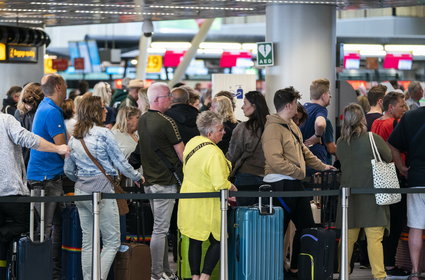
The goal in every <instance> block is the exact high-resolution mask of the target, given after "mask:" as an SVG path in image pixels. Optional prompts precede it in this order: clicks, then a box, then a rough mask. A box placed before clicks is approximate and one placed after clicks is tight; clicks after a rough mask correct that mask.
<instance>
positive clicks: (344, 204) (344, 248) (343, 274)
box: [340, 187, 350, 280]
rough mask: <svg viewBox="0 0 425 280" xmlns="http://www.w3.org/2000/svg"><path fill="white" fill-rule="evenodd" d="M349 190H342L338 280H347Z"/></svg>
mask: <svg viewBox="0 0 425 280" xmlns="http://www.w3.org/2000/svg"><path fill="white" fill-rule="evenodd" d="M349 196H350V188H345V187H343V188H342V193H341V208H342V230H341V271H340V279H341V280H348V279H349V276H348V275H349V271H348V267H349V266H348V197H349Z"/></svg>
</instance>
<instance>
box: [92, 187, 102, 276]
mask: <svg viewBox="0 0 425 280" xmlns="http://www.w3.org/2000/svg"><path fill="white" fill-rule="evenodd" d="M101 199H102V198H101V194H100V193H99V192H94V193H93V198H92V202H93V247H92V249H93V251H92V280H100V271H101V270H100V218H99V214H100V201H101Z"/></svg>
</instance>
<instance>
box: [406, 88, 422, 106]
mask: <svg viewBox="0 0 425 280" xmlns="http://www.w3.org/2000/svg"><path fill="white" fill-rule="evenodd" d="M407 92H408V95H409V99H407V100H406V103H407V105H408V106H409V110H415V109H418V108H419V107H421V105H420V104H419V100H421V99H422V97H423V96H424V89H423V88H422V85H421V83H420V82H418V81H413V82H411V83H410V84H409V87H408V88H407Z"/></svg>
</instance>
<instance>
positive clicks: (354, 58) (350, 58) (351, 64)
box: [344, 53, 360, 69]
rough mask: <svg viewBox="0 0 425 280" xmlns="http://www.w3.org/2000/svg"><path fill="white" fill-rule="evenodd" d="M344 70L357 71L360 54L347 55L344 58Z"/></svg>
mask: <svg viewBox="0 0 425 280" xmlns="http://www.w3.org/2000/svg"><path fill="white" fill-rule="evenodd" d="M344 68H345V69H359V68H360V54H358V53H349V54H348V55H345V56H344Z"/></svg>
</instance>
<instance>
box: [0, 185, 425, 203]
mask: <svg viewBox="0 0 425 280" xmlns="http://www.w3.org/2000/svg"><path fill="white" fill-rule="evenodd" d="M350 192H351V194H376V193H401V194H408V193H425V188H403V189H363V188H361V189H360V188H359V189H357V188H356V189H350ZM340 195H341V190H317V191H308V190H306V191H288V192H253V191H249V192H247V191H239V192H229V196H230V197H309V196H340ZM219 197H220V193H219V192H204V193H156V194H152V193H150V194H146V193H121V194H115V193H102V199H119V198H122V199H135V200H139V199H189V198H219ZM92 198H93V197H92V196H91V195H73V196H46V197H30V196H4V197H1V196H0V203H7V202H9V203H10V202H19V203H30V202H73V201H87V200H92Z"/></svg>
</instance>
